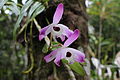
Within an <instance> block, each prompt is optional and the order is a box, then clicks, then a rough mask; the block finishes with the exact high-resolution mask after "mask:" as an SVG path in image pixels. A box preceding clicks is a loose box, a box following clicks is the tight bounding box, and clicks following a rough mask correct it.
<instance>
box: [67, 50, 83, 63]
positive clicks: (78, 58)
mask: <svg viewBox="0 0 120 80" xmlns="http://www.w3.org/2000/svg"><path fill="white" fill-rule="evenodd" d="M69 51H70V53H72V55H74V60H75V61H77V62H80V63H81V62H84V61H85V60H84V59H85V54H84V53H82V52H81V51H79V50H76V49H73V48H69Z"/></svg>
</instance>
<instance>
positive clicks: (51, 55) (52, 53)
mask: <svg viewBox="0 0 120 80" xmlns="http://www.w3.org/2000/svg"><path fill="white" fill-rule="evenodd" d="M57 51H58V50H57V49H56V50H54V51H52V52H51V53H50V54H48V55H47V56H45V57H44V59H45V61H46V62H47V63H48V62H50V61H52V60H53V59H54V58H55V56H56V54H57Z"/></svg>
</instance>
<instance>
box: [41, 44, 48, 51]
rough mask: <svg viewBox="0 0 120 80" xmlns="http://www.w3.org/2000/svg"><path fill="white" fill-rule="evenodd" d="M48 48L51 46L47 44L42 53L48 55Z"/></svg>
mask: <svg viewBox="0 0 120 80" xmlns="http://www.w3.org/2000/svg"><path fill="white" fill-rule="evenodd" d="M48 48H49V46H48V45H47V44H45V45H44V47H43V49H42V52H43V53H47V52H48Z"/></svg>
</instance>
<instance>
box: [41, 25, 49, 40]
mask: <svg viewBox="0 0 120 80" xmlns="http://www.w3.org/2000/svg"><path fill="white" fill-rule="evenodd" d="M48 28H49V27H48V26H46V27H44V28H42V29H41V30H40V33H39V40H42V39H43V38H44V37H45V33H46V30H47V29H48Z"/></svg>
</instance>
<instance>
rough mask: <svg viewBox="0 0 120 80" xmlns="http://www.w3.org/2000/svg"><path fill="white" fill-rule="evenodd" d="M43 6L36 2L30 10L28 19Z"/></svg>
mask: <svg viewBox="0 0 120 80" xmlns="http://www.w3.org/2000/svg"><path fill="white" fill-rule="evenodd" d="M40 5H41V3H39V2H35V3H34V5H33V6H32V7H31V8H30V10H29V13H28V17H29V18H30V17H31V15H32V14H33V12H34V11H35V10H36V9H37V8H38V7H39V6H40Z"/></svg>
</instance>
